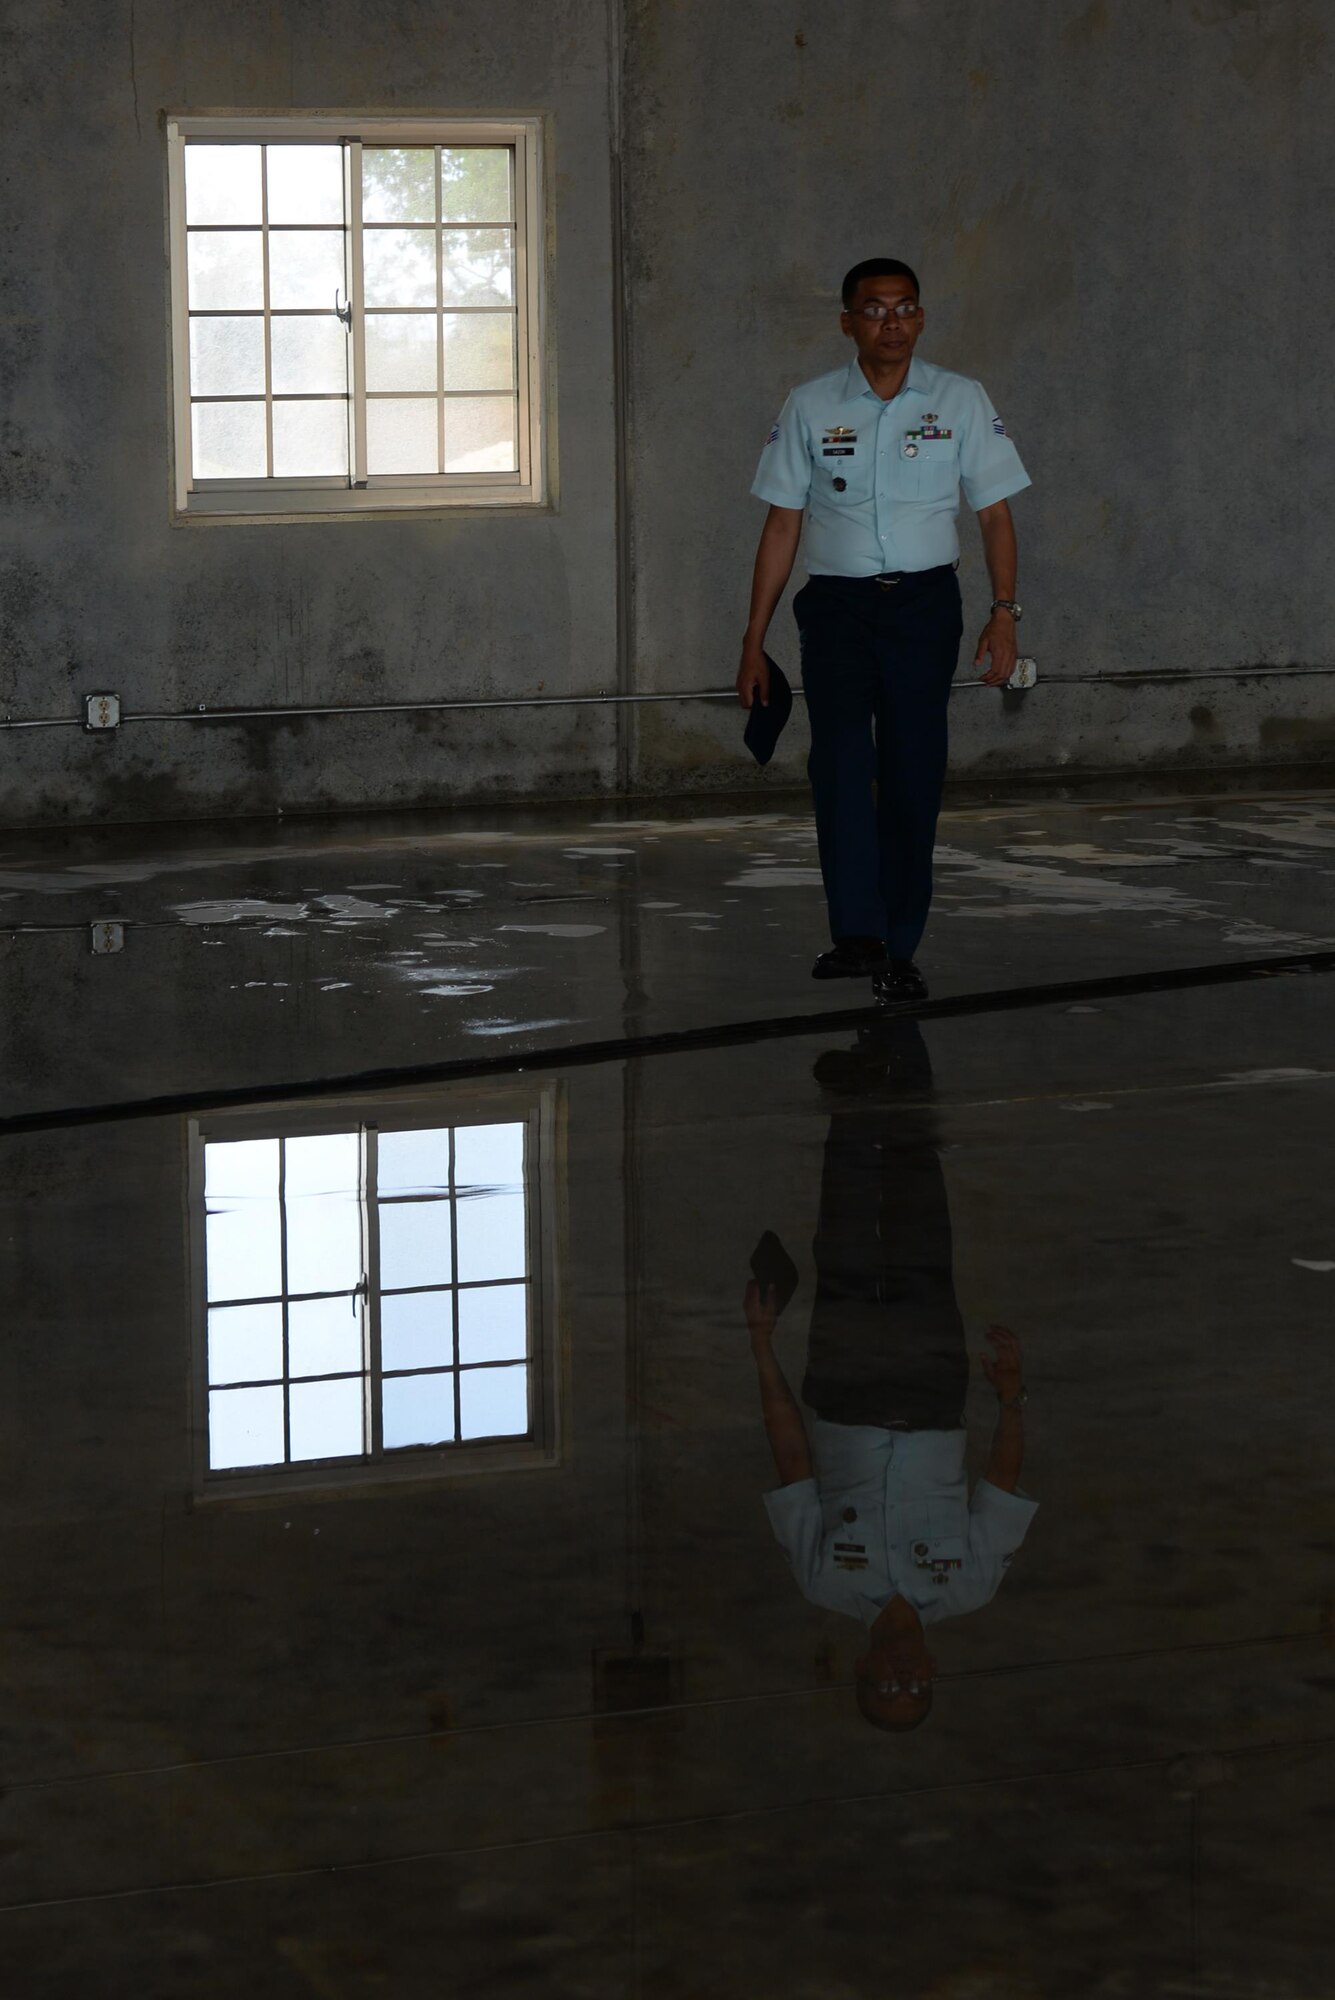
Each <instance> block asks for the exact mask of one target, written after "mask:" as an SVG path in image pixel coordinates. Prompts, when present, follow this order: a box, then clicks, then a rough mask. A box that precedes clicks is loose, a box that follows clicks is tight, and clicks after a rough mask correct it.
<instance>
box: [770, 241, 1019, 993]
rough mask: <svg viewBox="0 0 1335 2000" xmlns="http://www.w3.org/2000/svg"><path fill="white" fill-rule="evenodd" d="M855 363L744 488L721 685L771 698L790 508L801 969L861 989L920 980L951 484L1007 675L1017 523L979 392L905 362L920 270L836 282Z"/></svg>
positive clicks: (801, 393) (938, 763) (951, 554)
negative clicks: (748, 571)
mask: <svg viewBox="0 0 1335 2000" xmlns="http://www.w3.org/2000/svg"><path fill="white" fill-rule="evenodd" d="M843 303H844V310H843V312H842V313H841V315H840V322H839V323H840V326H841V327H842V329H843V331H844V333H845V335H846V336H847V337H848V338H849V339H851V340H852V341H853V342H854V344H855V346H856V349H857V352H856V355H855V357H854V359H853V362H852V364H851V365H850V366H849V367H846V368H839V369H836V370H835V371H834V373H833V374H829V375H822V376H819V377H818V378H817V379H816V380H815V381H814V382H806V383H804V384H803V385H802V386H801V387H800V388H798V389H794V391H793V393H792V394H791V396H789V398H788V401H787V402H786V403H785V404H784V407H783V410H782V412H781V414H780V416H779V420H778V422H777V423H776V424H775V426H774V428H773V430H772V431H771V432H770V436H769V439H768V442H767V443H766V445H765V449H764V452H763V453H762V455H761V460H760V467H759V470H758V471H757V473H756V478H755V483H754V485H753V486H752V488H751V491H752V493H753V494H755V496H756V497H757V498H758V499H760V500H766V501H768V502H769V513H768V515H767V517H766V520H765V526H764V529H763V530H762V532H761V537H760V547H759V549H758V550H757V553H756V564H755V575H754V580H753V584H752V591H751V613H750V619H749V621H748V624H747V628H746V634H745V637H744V639H743V642H742V661H741V667H740V669H739V671H738V675H737V692H738V695H739V697H740V699H741V701H742V703H743V705H744V706H745V707H747V708H749V707H750V706H751V704H752V702H754V701H757V700H759V701H761V702H764V701H766V700H767V699H768V693H769V670H768V667H767V666H766V663H765V655H764V644H765V634H766V632H767V631H768V629H769V624H770V620H771V619H772V617H773V616H774V611H775V607H776V606H777V604H778V602H779V599H780V598H781V597H782V595H783V592H784V590H785V588H786V587H787V583H788V578H789V576H790V575H791V573H792V567H793V562H794V560H795V558H796V555H797V546H798V542H799V539H800V537H801V534H802V524H803V519H804V517H805V520H806V526H807V540H806V560H807V568H808V571H809V573H810V575H809V581H808V582H807V584H806V586H805V587H804V588H803V589H802V590H801V591H799V592H798V595H797V597H796V599H795V600H794V604H793V610H794V614H795V616H796V619H797V625H798V632H799V634H800V637H801V646H802V681H803V686H804V689H805V692H806V698H807V714H808V717H809V719H810V724H811V756H810V759H809V762H808V766H807V769H808V773H809V775H810V778H811V788H812V794H813V797H814V800H815V808H816V832H817V838H818V841H819V846H820V863H821V876H822V879H823V881H824V884H825V896H826V902H827V904H828V907H829V917H830V936H831V948H830V950H828V951H824V952H822V953H821V955H820V956H819V958H818V959H817V960H816V963H815V965H814V967H813V968H812V971H813V976H814V977H815V978H817V979H841V978H857V977H866V976H867V975H868V974H871V975H872V978H873V981H874V985H875V988H876V992H877V994H878V997H880V998H883V999H886V1000H914V999H922V998H924V997H925V996H926V992H927V988H926V985H925V983H924V981H923V979H922V975H921V974H920V972H919V971H918V968H917V966H916V965H915V964H914V962H913V956H914V953H915V951H916V950H917V948H918V943H919V940H920V939H921V937H922V933H923V929H924V927H925V925H926V922H927V912H928V908H929V906H930V903H931V897H932V848H933V844H934V842H935V838H936V821H937V815H938V813H939V811H940V805H941V790H942V785H943V783H944V781H945V770H946V704H947V701H948V699H949V695H950V683H951V680H952V678H953V676H954V672H955V667H956V664H957V662H958V657H959V643H960V638H961V634H962V630H963V625H962V619H961V614H960V592H959V582H958V579H957V577H956V574H955V571H956V568H957V566H958V559H959V541H958V538H957V536H956V532H955V516H956V513H957V512H958V508H959V493H960V488H961V487H963V490H964V497H965V499H966V500H967V501H968V503H969V505H970V506H971V507H972V508H973V509H974V511H975V512H976V513H977V515H978V519H979V525H980V527H981V529H982V536H983V549H984V554H985V556H986V559H987V566H988V573H989V576H990V578H991V582H992V607H991V612H990V614H989V618H988V622H987V624H986V626H985V627H984V629H983V633H982V637H981V638H980V640H979V642H978V649H977V653H976V656H975V664H976V665H982V663H983V661H984V660H985V659H986V660H988V662H989V664H988V666H987V669H986V671H985V672H984V674H983V679H984V680H985V681H986V682H988V683H989V684H990V685H992V686H1004V685H1005V683H1006V682H1007V681H1008V680H1009V679H1010V677H1011V674H1012V673H1013V672H1014V669H1015V658H1016V643H1015V628H1016V625H1017V623H1018V621H1019V618H1020V615H1021V614H1020V606H1019V604H1018V603H1017V602H1016V599H1015V575H1016V550H1015V528H1014V524H1013V522H1012V520H1011V513H1010V508H1009V506H1008V505H1007V501H1008V500H1009V499H1010V498H1011V496H1012V495H1013V494H1016V493H1019V492H1020V491H1022V489H1023V488H1024V487H1026V486H1028V485H1029V483H1030V481H1029V475H1028V474H1027V473H1026V471H1025V469H1024V467H1023V465H1022V464H1021V463H1020V456H1019V453H1018V452H1017V451H1016V449H1015V446H1014V445H1013V444H1012V443H1011V441H1010V439H1009V438H1008V437H1007V435H1006V429H1005V425H1004V424H1003V423H1002V421H1001V418H1000V417H999V416H998V415H997V413H996V411H995V410H994V409H993V407H992V404H991V403H990V402H989V401H988V398H987V395H986V392H985V391H984V390H983V388H982V386H981V385H980V384H979V383H977V382H973V381H970V380H969V378H968V377H967V376H964V375H954V374H951V373H950V372H949V370H947V369H944V368H935V367H933V366H932V365H931V364H930V363H929V362H925V361H920V360H919V359H918V358H917V356H916V355H915V353H914V349H915V347H916V346H917V342H918V337H919V335H920V334H921V332H922V328H923V309H922V305H921V303H920V301H919V295H918V280H917V278H916V277H915V276H914V274H913V272H912V271H911V270H910V269H909V267H908V265H907V264H900V263H898V262H896V261H895V260H893V259H890V258H873V259H871V260H869V261H868V262H866V263H863V264H857V265H855V266H854V268H853V269H852V270H851V271H850V272H849V273H848V276H847V277H846V278H845V280H844V285H843Z"/></svg>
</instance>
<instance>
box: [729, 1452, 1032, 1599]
mask: <svg viewBox="0 0 1335 2000" xmlns="http://www.w3.org/2000/svg"><path fill="white" fill-rule="evenodd" d="M811 1448H812V1455H813V1458H814V1460H815V1465H816V1474H815V1477H814V1478H813V1479H801V1480H797V1481H795V1482H794V1483H793V1484H792V1485H791V1486H781V1487H778V1488H777V1489H776V1490H775V1491H774V1492H772V1493H767V1494H766V1495H765V1511H766V1512H767V1514H768V1515H769V1520H770V1526H771V1528H772V1529H773V1530H774V1535H775V1539H776V1540H777V1541H778V1543H779V1545H780V1547H781V1548H782V1549H783V1552H784V1554H785V1555H786V1556H787V1558H788V1562H789V1566H790V1567H791V1569H792V1572H793V1575H794V1577H795V1578H796V1580H797V1584H798V1587H799V1589H800V1590H801V1591H802V1594H803V1596H805V1597H807V1598H809V1599H810V1601H811V1602H812V1603H813V1604H819V1605H823V1606H824V1607H825V1608H826V1609H827V1610H829V1611H842V1612H844V1613H846V1614H847V1615H848V1616H849V1617H850V1618H860V1619H861V1621H862V1623H863V1624H864V1625H867V1626H870V1625H872V1624H873V1623H874V1622H875V1620H876V1619H877V1617H879V1615H880V1613H881V1611H882V1610H883V1609H884V1607H885V1606H886V1605H887V1604H888V1603H889V1601H890V1599H891V1598H892V1597H903V1598H905V1599H907V1601H908V1602H909V1603H910V1604H912V1605H913V1606H914V1608H915V1609H916V1611H917V1613H918V1616H919V1617H920V1618H921V1620H922V1622H923V1624H924V1625H926V1624H930V1623H932V1622H933V1621H934V1620H936V1619H939V1618H955V1617H958V1616H959V1615H960V1614H961V1613H962V1612H965V1611H976V1610H977V1609H978V1608H979V1606H980V1605H983V1604H986V1603H988V1602H989V1600H990V1599H991V1598H992V1597H994V1596H995V1594H996V1592H997V1589H998V1587H999V1585H1000V1583H1001V1581H1002V1578H1003V1577H1004V1576H1005V1574H1006V1571H1007V1570H1008V1569H1009V1567H1010V1561H1011V1557H1012V1556H1013V1554H1014V1553H1015V1551H1016V1550H1017V1549H1018V1548H1019V1546H1020V1544H1021V1542H1023V1540H1024V1538H1025V1535H1026V1533H1027V1532H1028V1529H1029V1524H1030V1522H1031V1521H1032V1520H1033V1518H1034V1515H1035V1514H1036V1513H1037V1511H1038V1503H1037V1501H1035V1500H1031V1499H1030V1498H1029V1496H1028V1495H1027V1494H1024V1493H1018V1492H1016V1493H1005V1492H1003V1491H1002V1490H1001V1488H1000V1487H998V1486H993V1484H992V1483H991V1481H990V1480H988V1479H980V1480H979V1481H978V1483H977V1485H976V1486H975V1487H974V1489H973V1493H972V1495H970V1493H969V1490H968V1482H967V1479H966V1476H965V1468H964V1452H965V1432H964V1430H963V1429H962V1428H960V1429H956V1430H953V1431H887V1430H880V1429H877V1428H873V1427H871V1426H864V1425H860V1424H829V1423H825V1422H824V1421H823V1420H821V1419H820V1418H813V1419H812V1421H811Z"/></svg>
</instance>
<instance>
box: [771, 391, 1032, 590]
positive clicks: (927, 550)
mask: <svg viewBox="0 0 1335 2000" xmlns="http://www.w3.org/2000/svg"><path fill="white" fill-rule="evenodd" d="M1029 484H1030V479H1029V474H1028V473H1027V472H1026V471H1025V469H1024V467H1023V465H1022V464H1021V463H1020V454H1019V452H1018V451H1017V450H1016V449H1015V446H1014V445H1013V444H1012V442H1011V440H1010V438H1009V437H1008V436H1007V434H1006V426H1005V425H1004V423H1003V422H1002V420H1001V418H1000V417H999V416H998V415H997V413H996V411H995V410H994V409H993V407H992V404H991V402H990V401H989V399H988V395H987V391H986V390H985V389H984V388H983V385H982V383H981V382H974V381H971V380H970V379H969V377H968V376H967V375H953V374H951V372H950V370H949V369H948V368H935V367H933V366H932V364H931V362H929V361H920V360H919V359H918V356H917V355H916V354H915V355H914V357H913V359H912V361H911V362H910V363H909V372H908V374H907V376H906V377H905V378H904V385H903V387H902V388H901V389H900V391H899V394H898V395H897V396H894V397H892V398H891V400H890V401H889V402H888V403H886V402H882V400H881V398H880V397H879V396H878V395H877V393H876V391H875V390H874V389H873V388H872V386H871V384H870V382H869V381H868V380H867V378H866V376H865V375H864V374H863V372H862V369H861V366H860V365H859V363H858V362H857V360H856V359H855V360H854V362H853V363H852V366H851V367H848V368H838V369H836V370H835V371H834V372H833V374H830V375H818V376H817V378H816V380H815V381H814V382H804V383H803V384H802V386H801V387H800V388H798V389H794V390H793V393H792V395H791V396H790V397H789V398H788V401H787V402H786V403H785V404H784V406H783V409H782V411H781V413H780V416H779V421H778V422H777V423H776V424H775V426H774V428H773V430H772V431H771V432H770V435H769V439H768V441H767V443H766V445H765V449H764V451H763V452H762V453H761V455H760V465H759V468H758V470H757V472H756V477H755V482H754V484H753V485H752V488H751V491H752V493H753V494H754V495H755V497H756V499H757V500H766V501H768V502H769V504H770V505H771V506H772V507H805V508H806V510H807V533H806V564H807V568H808V570H809V571H810V573H811V574H812V576H878V575H880V574H881V573H883V572H884V571H886V570H914V569H935V568H936V567H937V565H938V564H940V563H953V562H954V561H955V560H956V559H957V558H958V556H959V552H960V545H959V537H958V535H957V534H956V532H955V517H956V515H957V514H958V512H959V496H960V489H961V488H963V491H964V497H965V499H966V500H967V502H968V504H969V506H970V507H972V508H973V509H974V511H975V512H978V511H979V510H980V509H981V508H983V507H991V506H993V505H994V504H995V502H996V501H998V500H1009V499H1010V498H1011V496H1012V495H1013V494H1015V493H1020V492H1022V491H1023V490H1024V488H1025V487H1026V486H1028V485H1029Z"/></svg>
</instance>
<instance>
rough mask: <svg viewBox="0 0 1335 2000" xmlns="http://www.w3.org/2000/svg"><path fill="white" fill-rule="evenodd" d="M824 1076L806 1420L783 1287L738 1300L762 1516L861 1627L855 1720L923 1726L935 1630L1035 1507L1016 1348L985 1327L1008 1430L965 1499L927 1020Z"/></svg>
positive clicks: (750, 1292) (843, 1055) (1020, 1534)
mask: <svg viewBox="0 0 1335 2000" xmlns="http://www.w3.org/2000/svg"><path fill="white" fill-rule="evenodd" d="M816 1077H817V1080H818V1081H819V1082H820V1083H821V1084H822V1086H823V1087H824V1088H826V1089H829V1090H834V1091H837V1092H838V1093H839V1095H840V1096H841V1097H842V1098H843V1100H844V1101H843V1102H842V1103H841V1104H840V1105H839V1106H838V1107H837V1108H836V1109H835V1111H834V1113H833V1115H832V1116H831V1119H830V1130H829V1137H828V1139H827V1140H826V1145H825V1159H824V1163H823V1166H822V1169H821V1191H820V1213H819V1218H818V1221H817V1225H816V1240H815V1253H816V1297H815V1301H814V1304H813V1306H812V1312H811V1328H810V1334H809V1338H808V1343H807V1366H806V1373H805V1376H804V1378H803V1381H802V1388H801V1396H802V1402H803V1403H805V1404H806V1406H807V1409H808V1410H809V1411H810V1412H811V1415H810V1417H809V1418H807V1417H804V1415H803V1411H802V1409H801V1406H800V1405H799V1403H798V1401H797V1398H796V1397H795V1396H794V1395H793V1393H792V1390H791V1389H790V1388H789V1386H788V1383H787V1381H786V1379H785V1377H784V1373H783V1370H782V1368H781V1367H780V1365H779V1362H778V1359H777V1357H776V1356H775V1353H774V1346H773V1339H774V1329H775V1322H776V1320H777V1317H778V1312H779V1301H778V1297H777V1294H776V1293H775V1292H773V1291H762V1290H761V1288H760V1286H759V1284H757V1283H755V1282H753V1283H752V1284H751V1285H749V1286H748V1288H747V1292H746V1298H745V1302H744V1310H745V1313H746V1321H747V1327H748V1331H749V1332H750V1335H751V1352H752V1356H753V1358H754V1360H755V1364H756V1373H757V1377H758V1381H759V1388H760V1400H761V1412H762V1416H763V1419H764V1424H765V1433H766V1436H767V1438H768V1439H769V1444H770V1448H771V1450H772V1452H773V1454H774V1463H775V1468H776V1470H777V1472H778V1475H779V1479H780V1482H781V1484H780V1485H779V1487H778V1488H777V1490H776V1491H774V1492H771V1493H767V1494H766V1496H765V1508H766V1511H767V1513H768V1515H769V1519H770V1526H771V1527H772V1529H773V1531H774V1535H775V1537H776V1539H777V1540H778V1542H779V1544H780V1546H781V1548H782V1549H783V1552H784V1554H785V1555H786V1556H787V1558H788V1562H789V1566H790V1567H791V1569H792V1572H793V1576H794V1578H795V1579H796V1582H797V1585H798V1588H799V1589H800V1590H801V1591H802V1594H803V1596H804V1597H806V1598H808V1599H809V1600H810V1601H811V1602H812V1603H813V1604H819V1605H821V1606H822V1607H824V1609H826V1610H829V1611H841V1612H843V1613H845V1614H846V1615H847V1616H848V1617H850V1618H856V1619H858V1620H859V1621H860V1622H861V1623H862V1624H863V1625H864V1626H865V1627H866V1629H867V1647H866V1652H865V1653H864V1655H863V1656H862V1658H861V1659H859V1661H858V1664H857V1692H858V1705H859V1707H860V1708H861V1710H862V1713H863V1715H864V1716H865V1717H866V1719H867V1721H868V1722H870V1723H872V1724H873V1725H874V1726H876V1727H877V1728H881V1729H912V1728H913V1727H915V1726H916V1725H917V1724H918V1723H921V1722H923V1721H925V1720H926V1717H927V1714H928V1711H929V1709H930V1708H931V1705H932V1683H933V1680H934V1678H935V1673H936V1664H935V1661H934V1660H933V1657H932V1654H931V1652H930V1651H929V1649H928V1644H927V1637H926V1630H925V1628H926V1627H928V1626H930V1625H931V1624H933V1623H934V1622H935V1621H936V1620H938V1619H942V1618H953V1617H957V1616H959V1614H960V1613H962V1612H966V1611H975V1610H977V1609H979V1607H980V1606H982V1605H984V1604H987V1603H988V1602H989V1601H990V1600H991V1598H992V1597H993V1596H994V1595H995V1593H996V1591H997V1589H998V1587H999V1586H1000V1584H1001V1582H1002V1580H1003V1578H1004V1576H1005V1574H1006V1572H1007V1569H1008V1568H1009V1565H1010V1560H1011V1557H1012V1555H1013V1554H1014V1552H1015V1551H1016V1550H1017V1549H1018V1548H1019V1546H1020V1544H1021V1543H1022V1542H1023V1540H1024V1538H1025V1534H1026V1532H1027V1531H1028V1528H1029V1525H1030V1522H1031V1521H1032V1520H1033V1517H1034V1514H1035V1513H1036V1511H1037V1503H1036V1502H1035V1501H1033V1500H1032V1499H1030V1498H1029V1497H1028V1496H1027V1495H1025V1494H1023V1493H1021V1492H1020V1490H1019V1478H1020V1470H1021V1466H1022V1464H1023V1460H1024V1405H1025V1401H1026V1396H1025V1389H1024V1376H1023V1356H1022V1353H1021V1349H1020V1343H1019V1341H1018V1340H1017V1339H1016V1337H1015V1335H1014V1334H1013V1333H1011V1332H1010V1331H1009V1330H1008V1329H1007V1328H1005V1327H1001V1326H993V1327H992V1328H990V1329H989V1332H988V1336H987V1338H988V1341H989V1343H990V1345H991V1347H992V1350H993V1352H992V1353H991V1354H990V1355H987V1356H984V1359H983V1372H984V1374H985V1375H986V1377H987V1380H988V1382H989V1383H990V1384H991V1386H992V1387H993V1389H995V1391H996V1393H997V1400H998V1411H997V1428H996V1434H995V1436H994V1437H993V1440H992V1446H991V1450H990V1452H989V1455H988V1459H987V1464H986V1467H985V1469H984V1471H983V1474H982V1477H981V1478H980V1479H979V1480H978V1481H977V1483H976V1484H975V1486H974V1488H973V1492H972V1495H970V1492H969V1485H968V1477H967V1472H966V1467H965V1450H966V1444H967V1433H966V1431H965V1429H964V1400H965V1394H966V1391H967V1387H968V1379H969V1357H968V1352H967V1349H966V1347H965V1338H964V1323H963V1320H962V1319H961V1317H960V1310H959V1306H958V1303H957V1301H956V1298H955V1284H954V1272H953V1250H952V1242H951V1228H950V1207H949V1202H948V1200H947V1195H946V1186H945V1180H944V1177H943V1175H942V1172H941V1162H940V1155H939V1140H938V1138H937V1133H936V1126H935V1119H934V1116H933V1113H932V1109H931V1101H930V1091H931V1063H930V1059H929V1057H928V1054H927V1050H926V1048H925V1046H924V1044H923V1041H922V1036H921V1033H920V1031H919V1028H918V1024H917V1022H916V1021H914V1020H912V1019H911V1018H910V1019H905V1018H903V1017H902V1016H901V1017H896V1016H894V1015H890V1016H888V1017H886V1018H884V1019H883V1020H881V1021H879V1022H878V1023H876V1025H875V1027H874V1028H868V1029H866V1030H861V1031H859V1047H858V1049H857V1051H856V1052H854V1051H842V1050H828V1051H827V1052H826V1053H825V1054H824V1055H823V1056H821V1057H819V1058H818V1060H817V1063H816Z"/></svg>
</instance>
